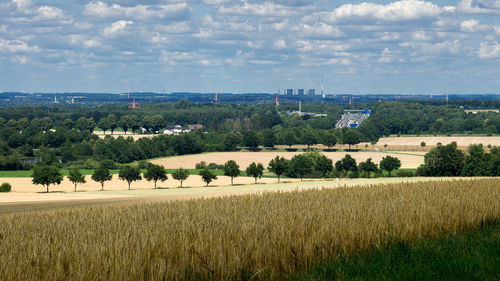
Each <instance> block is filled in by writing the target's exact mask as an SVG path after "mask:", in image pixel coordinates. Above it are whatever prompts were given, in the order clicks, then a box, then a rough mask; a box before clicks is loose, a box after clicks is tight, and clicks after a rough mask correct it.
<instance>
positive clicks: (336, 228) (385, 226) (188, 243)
mask: <svg viewBox="0 0 500 281" xmlns="http://www.w3.org/2000/svg"><path fill="white" fill-rule="evenodd" d="M499 198H500V179H474V180H457V181H442V182H436V181H435V182H419V183H394V184H383V185H371V186H364V187H350V188H347V187H346V188H337V189H328V190H326V189H325V190H319V189H318V190H308V191H301V192H288V193H266V194H262V195H244V196H233V197H225V198H215V199H208V200H207V199H198V200H191V201H178V202H170V203H150V204H140V205H132V206H114V207H109V206H108V207H102V206H101V207H91V208H83V209H71V210H61V211H50V212H41V213H18V214H8V215H7V214H4V215H0V225H1V228H0V276H1V279H2V280H183V279H184V280H185V279H188V280H189V279H212V280H214V279H215V280H249V279H252V280H256V279H282V278H287V277H290V276H293V275H295V274H299V273H304V272H307V271H308V270H310V269H312V268H314V267H316V266H318V265H321V264H324V263H326V262H328V261H329V260H330V259H332V258H335V257H339V256H351V255H353V254H355V253H357V252H359V251H362V250H365V249H368V248H372V247H377V248H378V247H383V246H385V245H387V243H389V241H394V240H405V241H412V240H414V239H416V238H419V237H423V236H437V235H443V234H448V233H458V232H461V231H464V230H466V229H469V228H473V227H477V226H479V225H481V224H483V223H499V222H500V200H499Z"/></svg>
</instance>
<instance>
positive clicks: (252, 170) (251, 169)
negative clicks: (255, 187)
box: [246, 162, 264, 183]
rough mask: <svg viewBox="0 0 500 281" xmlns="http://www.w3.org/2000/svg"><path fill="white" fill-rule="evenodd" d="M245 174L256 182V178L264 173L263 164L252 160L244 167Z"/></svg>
mask: <svg viewBox="0 0 500 281" xmlns="http://www.w3.org/2000/svg"><path fill="white" fill-rule="evenodd" d="M246 172H247V175H249V176H252V177H254V179H255V183H257V178H259V179H260V178H262V174H263V173H264V166H263V165H262V164H261V163H259V164H255V162H252V163H251V164H250V165H249V166H248V167H247V169H246Z"/></svg>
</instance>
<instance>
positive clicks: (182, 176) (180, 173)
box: [172, 168, 189, 187]
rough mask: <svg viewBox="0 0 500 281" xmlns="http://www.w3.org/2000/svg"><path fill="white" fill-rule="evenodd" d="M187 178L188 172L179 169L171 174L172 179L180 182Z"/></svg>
mask: <svg viewBox="0 0 500 281" xmlns="http://www.w3.org/2000/svg"><path fill="white" fill-rule="evenodd" d="M188 177H189V171H188V170H186V169H183V168H179V169H177V170H175V171H174V172H173V173H172V178H174V179H175V180H178V181H180V182H181V187H182V182H183V181H185V180H186V179H187V178H188Z"/></svg>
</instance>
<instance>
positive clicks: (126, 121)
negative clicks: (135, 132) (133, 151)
mask: <svg viewBox="0 0 500 281" xmlns="http://www.w3.org/2000/svg"><path fill="white" fill-rule="evenodd" d="M118 123H119V125H120V127H122V129H123V133H124V134H125V135H126V134H127V131H128V129H130V115H123V116H122V117H120V121H119V122H118Z"/></svg>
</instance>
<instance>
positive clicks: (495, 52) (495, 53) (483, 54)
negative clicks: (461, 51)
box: [477, 41, 500, 59]
mask: <svg viewBox="0 0 500 281" xmlns="http://www.w3.org/2000/svg"><path fill="white" fill-rule="evenodd" d="M477 55H478V56H479V58H481V59H492V58H498V57H500V44H498V42H496V41H495V42H481V46H480V48H479V50H478V51H477Z"/></svg>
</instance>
